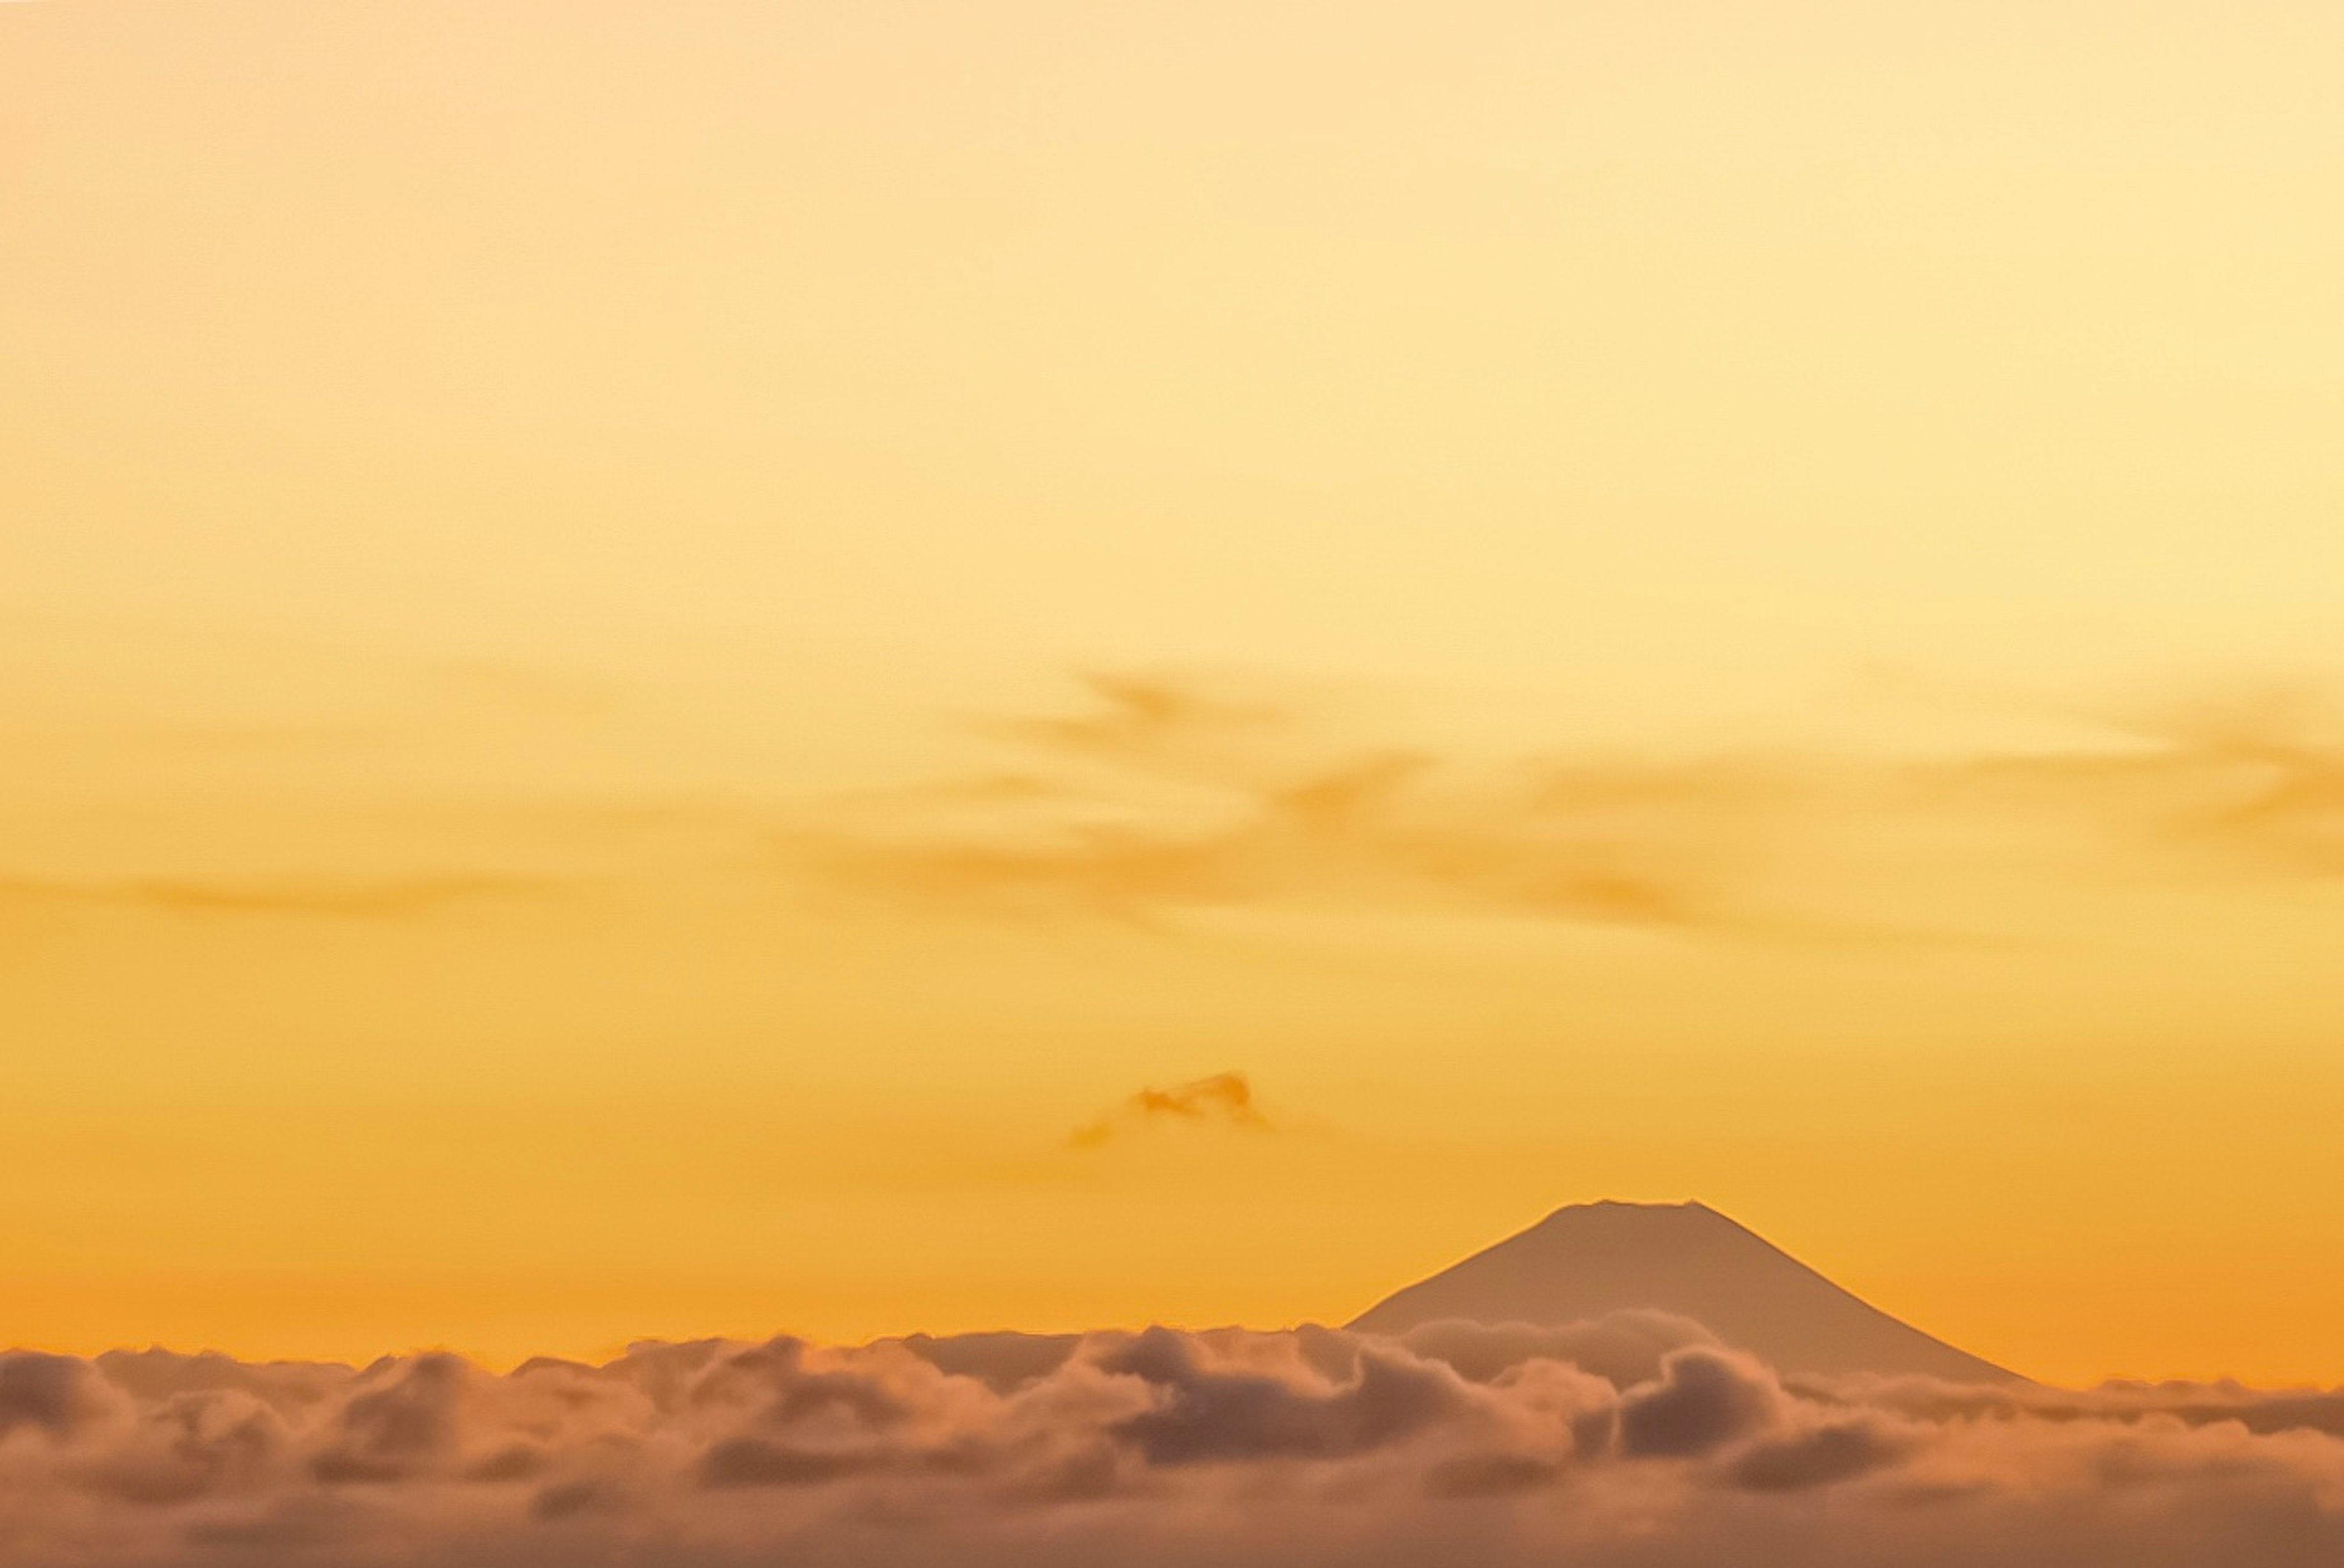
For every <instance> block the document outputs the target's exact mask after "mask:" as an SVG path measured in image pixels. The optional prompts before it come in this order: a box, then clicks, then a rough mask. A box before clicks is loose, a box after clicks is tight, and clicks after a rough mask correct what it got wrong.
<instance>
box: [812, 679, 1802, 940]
mask: <svg viewBox="0 0 2344 1568" xmlns="http://www.w3.org/2000/svg"><path fill="white" fill-rule="evenodd" d="M1086 689H1087V691H1088V692H1089V693H1090V695H1091V698H1092V703H1091V706H1090V707H1089V708H1088V709H1087V710H1086V711H1083V712H1079V713H1075V714H1072V715H1068V716H1064V717H1044V718H1028V719H1018V720H1013V721H1008V722H1005V723H996V724H995V725H993V726H990V729H991V733H994V734H995V735H996V736H998V737H1000V738H1001V739H1003V740H1005V742H1007V743H1008V744H1010V745H1012V746H1013V747H1014V748H1015V751H1016V753H1017V755H1016V757H1015V760H1014V762H1013V763H1012V764H1011V765H1009V766H1006V767H997V768H989V769H986V770H984V771H982V772H979V773H976V774H972V775H970V776H968V777H965V778H947V779H943V780H938V781H935V782H934V783H932V784H928V785H926V786H923V787H921V788H917V789H913V790H909V791H898V792H893V793H890V794H885V795H868V796H864V797H860V798H858V799H857V800H856V801H854V802H853V803H841V805H840V809H839V811H838V812H837V813H835V814H834V815H833V816H832V818H831V819H830V820H828V821H826V822H821V823H817V824H812V825H810V826H808V827H807V828H805V829H804V830H803V831H800V832H798V833H795V834H793V835H787V836H786V839H785V847H786V849H787V850H788V851H789V852H790V853H791V855H793V857H794V858H795V859H796V861H797V862H798V863H799V864H800V865H803V866H804V867H806V868H809V869H811V870H813V871H814V872H816V873H818V874H819V875H822V876H823V877H825V878H828V879H830V880H831V881H833V882H834V883H837V884H841V885H849V886H854V887H859V888H863V889H864V890H867V891H872V892H876V893H883V894H885V895H891V896H894V897H899V898H908V899H916V900H920V901H924V902H935V903H943V904H955V905H965V906H970V907H977V908H991V909H995V910H1014V911H1024V912H1026V913H1029V914H1087V915H1093V916H1106V917H1109V918H1115V919H1120V920H1126V921H1135V922H1144V921H1147V920H1149V919H1151V918H1153V917H1155V916H1157V915H1160V914H1162V913H1164V912H1166V911H1170V910H1177V909H1181V908H1194V907H1236V906H1246V907H1319V908H1346V909H1361V908H1366V909H1376V908H1415V907H1427V906H1443V905H1445V906H1452V907H1454V906H1461V907H1465V908H1470V909H1480V910H1483V911H1488V912H1493V913H1504V914H1511V915H1518V916H1531V917H1537V918H1550V919H1558V920H1571V921H1580V922H1586V923H1593V924H1601V925H1624V926H1640V927H1647V928H1652V929H1660V930H1674V931H1682V930H1691V929H1696V928H1725V927H1736V928H1742V927H1747V928H1752V929H1756V928H1760V927H1763V926H1765V925H1766V924H1767V921H1766V918H1765V917H1764V916H1763V915H1759V914H1753V912H1750V911H1745V910H1742V909H1739V908H1737V907H1735V906H1734V905H1733V901H1732V900H1731V899H1729V898H1728V897H1727V896H1726V894H1727V891H1728V889H1729V885H1730V883H1731V880H1732V876H1733V871H1734V870H1735V868H1736V867H1737V866H1738V865H1740V864H1741V863H1742V862H1743V861H1744V860H1745V859H1747V858H1748V856H1749V855H1751V853H1752V852H1753V849H1754V848H1755V843H1754V835H1757V834H1758V832H1759V831H1760V830H1761V829H1762V828H1763V821H1764V812H1763V809H1762V807H1763V804H1764V803H1765V802H1766V800H1767V799H1768V797H1769V796H1770V795H1771V794H1772V793H1773V791H1774V789H1775V784H1774V781H1773V779H1772V778H1771V776H1770V774H1768V772H1767V770H1764V769H1762V768H1759V767H1756V766H1754V765H1751V764H1741V763H1737V762H1733V761H1720V760H1715V759H1701V760H1697V761H1692V762H1686V763H1681V764H1680V763H1667V762H1655V761H1652V760H1647V759H1635V758H1628V759H1607V758H1596V757H1585V756H1582V757H1574V758H1570V759H1568V760H1566V761H1563V762H1561V763H1555V764H1514V765H1510V766H1507V767H1503V768H1500V769H1497V770H1495V771H1494V772H1492V771H1490V770H1476V769H1474V768H1471V767H1468V766H1466V765H1463V764H1461V763H1460V762H1459V761H1456V760H1454V759H1444V758H1442V757H1441V756H1440V755H1439V754H1436V753H1434V752H1431V751H1429V750H1427V749H1425V748H1423V747H1420V746H1415V745H1408V744H1389V743H1385V742H1377V743H1370V744H1355V743H1349V742H1344V741H1340V740H1338V739H1335V738H1332V737H1330V736H1329V735H1327V734H1325V733H1321V730H1320V726H1318V725H1316V724H1314V723H1311V722H1310V721H1309V720H1308V716H1307V715H1306V714H1305V713H1303V712H1302V711H1300V710H1299V709H1298V707H1297V706H1295V705H1294V704H1292V703H1278V702H1273V701H1268V700H1260V699H1250V698H1245V697H1232V696H1226V695H1222V694H1220V693H1217V691H1213V690H1208V689H1207V688H1206V687H1204V686H1203V685H1202V684H1201V683H1195V682H1187V681H1181V680H1177V679H1174V678H1171V677H1161V676H1152V677H1136V676H1127V677H1109V676H1101V675H1093V676H1090V677H1088V678H1087V679H1086ZM1777 924H1778V925H1779V924H1782V923H1779V922H1778V923H1777Z"/></svg>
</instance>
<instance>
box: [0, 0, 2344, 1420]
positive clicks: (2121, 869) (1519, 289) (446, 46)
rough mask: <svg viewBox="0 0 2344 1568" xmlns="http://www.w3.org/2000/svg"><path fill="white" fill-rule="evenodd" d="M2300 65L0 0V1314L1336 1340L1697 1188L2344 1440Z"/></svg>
mask: <svg viewBox="0 0 2344 1568" xmlns="http://www.w3.org/2000/svg"><path fill="white" fill-rule="evenodd" d="M2339 45H2344V15H2339V13H2338V12H2337V11H2336V9H2335V8H2334V7H2333V6H2331V5H2310V4H2302V3H2288V4H2278V3H2269V4H2242V5H2230V6H2224V7H2218V8H2217V7H2211V6H2203V5H2179V4H2167V3H2162V0H2158V3H2151V4H2140V3H2137V0H2136V3H2134V4H2130V5H2113V4H2110V5H2096V4H2072V5H2039V4H2036V5H2018V4H2008V3H2004V0H1985V3H1975V4H1968V5H1958V6H1956V5H1938V4H1928V5H1924V4H1915V3H1905V0H1898V3H1887V4H1882V3H1872V4H1864V5H1855V4H1839V5H1831V4H1821V3H1815V0H1789V3H1783V4H1773V5H1727V4H1693V3H1690V0H1661V3H1657V4H1643V5H1578V4H1574V5H1531V4H1514V3H1511V0H1470V3H1467V4H1462V5H1442V6H1439V7H1435V6H1431V5H1420V4H1405V5H1403V4H1397V3H1388V0H1370V3H1366V4H1360V3H1357V0H1354V3H1352V4H1348V5H1259V4H1248V5H1220V4H1198V3H1197V0H1186V3H1183V4H1177V5H1175V4H1162V5H1157V4H1129V5H1116V6H1115V7H1111V8H1101V7H1098V6H1096V5H1076V4H1072V3H1071V0H1069V3H1066V4H1042V3H1038V0H1001V3H998V4H994V5H986V6H982V7H965V6H942V5H910V4H895V3H893V0H857V3H856V4H854V5H789V6H773V5H752V4H747V3H745V0H743V3H723V4H720V3H697V0H686V3H683V4H677V5H661V6H657V7H650V6H639V5H623V6H622V5H614V4H606V3H604V0H564V3H562V4H560V5H555V4H551V3H545V4H530V3H524V0H472V3H469V4H453V3H445V0H402V3H400V4H373V3H370V0H340V3H338V4H336V5H331V6H319V5H293V4H289V3H273V4H264V3H247V0H223V3H212V0H194V3H178V4H171V5H157V4H115V3H109V0H50V3H47V4H41V5H5V6H0V745H5V754H7V755H8V756H10V757H12V758H14V759H16V765H15V766H13V767H10V768H7V769H5V770H0V1047H5V1063H6V1067H7V1071H8V1074H9V1079H10V1083H11V1086H12V1087H13V1088H14V1089H15V1095H14V1097H13V1098H14V1099H15V1104H16V1107H17V1109H16V1111H15V1114H14V1115H13V1116H12V1117H11V1118H10V1120H11V1126H10V1129H9V1134H8V1137H7V1138H5V1140H0V1234H5V1235H7V1236H8V1237H9V1238H10V1244H9V1246H8V1247H7V1248H5V1249H0V1302H5V1316H0V1340H12V1341H23V1342H26V1343H35V1344H41V1345H45V1346H51V1347H56V1348H60V1349H68V1350H77V1351H80V1350H94V1349H96V1348H100V1347H102V1346H104V1345H106V1344H111V1343H116V1342H121V1341H145V1340H164V1341H167V1342H170V1343H174V1344H178V1345H183V1346H192V1345H196V1344H198V1343H201V1344H210V1345H217V1346H220V1347H222V1348H226V1349H229V1350H234V1351H241V1352H245V1353H270V1354H275V1353H303V1354H307V1353H332V1354H340V1355H363V1354H369V1353H371V1352H372V1351H377V1350H379V1349H383V1348H388V1347H394V1346H408V1345H414V1344H420V1343H450V1344H454V1345H457V1346H460V1347H461V1348H465V1349H468V1350H472V1351H479V1352H481V1353H485V1354H487V1355H490V1356H491V1357H502V1358H510V1357H516V1356H519V1355H521V1354H525V1353H528V1352H530V1351H571V1352H581V1351H596V1350H602V1349H607V1348H609V1347H611V1346H612V1345H615V1344H617V1343H620V1342H622V1341H624V1340H627V1339H629V1338H631V1337H633V1336H636V1335H639V1334H667V1335H683V1334H693V1333H702V1332H715V1331H732V1332H743V1333H747V1332H759V1331H768V1330H773V1329H775V1328H781V1327H788V1328H793V1329H797V1330H804V1331H809V1332H813V1333H818V1334H822V1335H826V1336H836V1337H854V1336H861V1335H866V1334H872V1333H877V1332H883V1331H890V1330H907V1329H913V1328H926V1329H933V1330H944V1329H951V1328H963V1327H975V1326H986V1325H996V1324H1006V1323H1015V1324H1017V1325H1020V1326H1025V1327H1033V1328H1048V1327H1066V1326H1076V1325H1084V1324H1095V1323H1126V1322H1135V1321H1138V1320H1145V1319H1148V1318H1151V1317H1161V1318H1166V1319H1168V1320H1175V1321H1181V1322H1189V1323H1203V1322H1213V1321H1225V1320H1245V1321H1250V1322H1256V1323H1263V1324H1268V1323H1278V1322H1286V1321H1290V1320H1297V1319H1301V1318H1319V1319H1329V1318H1338V1319H1339V1318H1341V1317H1344V1316H1348V1315H1349V1313H1351V1312H1353V1311H1355V1310H1358V1309H1359V1308H1360V1307H1362V1306H1364V1305H1365V1304H1366V1303H1367V1302H1368V1301H1369V1300H1373V1299H1374V1298H1375V1297H1377V1296H1378V1295H1380V1294H1381V1293H1383V1292H1384V1291H1385V1290H1389V1289H1390V1288H1392V1287H1393V1286H1396V1285H1398V1284H1399V1283H1402V1282H1404V1281H1406V1280H1409V1279H1411V1278H1414V1277H1416V1276H1418V1275H1420V1274H1422V1273H1424V1272H1427V1271H1429V1270H1430V1269H1432V1268H1434V1267H1437V1266H1439V1265H1440V1264H1442V1263H1444V1262H1447V1261H1449V1260H1450V1259H1453V1258H1455V1257H1457V1256H1459V1255H1460V1254H1461V1253H1463V1252H1465V1251H1467V1250H1470V1249H1472V1248H1474V1247H1477V1246H1479V1245H1480V1244H1482V1243H1484V1242H1486V1241H1488V1240H1490V1239H1494V1238H1495V1237H1497V1236H1498V1235H1500V1234H1502V1233H1504V1232H1506V1231H1508V1230H1510V1229H1514V1228H1516V1227H1518V1226H1519V1225H1521V1224H1522V1223H1525V1222H1527V1221H1529V1220H1530V1219H1535V1218H1536V1217H1537V1216H1538V1215H1540V1214H1541V1213H1543V1212H1544V1211H1545V1210H1547V1209H1551V1208H1553V1207H1555V1206H1557V1205H1559V1204H1561V1203H1564V1202H1567V1201H1573V1200H1578V1199H1590V1198H1595V1197H1601V1196H1621V1197H1642V1198H1679V1197H1698V1198H1701V1199H1704V1200H1706V1201H1708V1202H1710V1203H1712V1204H1713V1205H1715V1206H1717V1207H1719V1208H1721V1209H1725V1210H1726V1211H1727V1212H1729V1213H1732V1214H1733V1215H1735V1216H1736V1217H1737V1218H1740V1219H1743V1220H1744V1221H1745V1222H1747V1223H1749V1224H1751V1225H1752V1226H1753V1227H1754V1228H1756V1229H1759V1230H1761V1231H1762V1232H1763V1233H1765V1234H1767V1235H1769V1236H1770V1237H1772V1238H1773V1239H1775V1240H1777V1241H1778V1242H1780V1243H1782V1244H1783V1245H1784V1246H1786V1247H1788V1248H1789V1249H1792V1250H1793V1251H1794V1252H1796V1253H1798V1254H1799V1255H1801V1256H1802V1257H1803V1258H1805V1259H1807V1260H1809V1261H1811V1262H1813V1263H1814V1264H1815V1265H1817V1266H1818V1267H1820V1268H1822V1269H1824V1270H1825V1271H1826V1272H1827V1273H1830V1274H1832V1275H1833V1276H1834V1278H1836V1279H1838V1280H1841V1281H1842V1282H1844V1283H1845V1284H1847V1285H1849V1286H1850V1287H1851V1288H1853V1289H1855V1290H1858V1291H1859V1292H1860V1293H1863V1294H1864V1295H1866V1296H1868V1297H1869V1298H1871V1299H1873V1300H1875V1301H1876V1302H1878V1303H1879V1304H1880V1305H1882V1306H1884V1307H1885V1308H1887V1309H1889V1310H1893V1311H1895V1312H1897V1313H1898V1314H1900V1315H1902V1316H1904V1317H1906V1318H1908V1319H1910V1320H1914V1321H1915V1322H1917V1323H1919V1324H1921V1325H1923V1326H1924V1327H1926V1328H1927V1329H1929V1330H1932V1331H1935V1332H1937V1333H1939V1334H1942V1335H1944V1336H1945V1337H1946V1338H1949V1339H1952V1340H1955V1341H1956V1342H1959V1343H1961V1344H1963V1345H1964V1346H1965V1347H1966V1348H1969V1349H1972V1350H1974V1351H1977V1352H1979V1353H1981V1354H1984V1355H1986V1356H1989V1357H1991V1358H1993V1359H1995V1360H1996V1361H2002V1362H2005V1363H2006V1364H2010V1365H2014V1366H2016V1367H2019V1368H2022V1369H2024V1370H2026V1371H2031V1372H2035V1373H2036V1374H2038V1375H2042V1376H2046V1377H2051V1378H2058V1379H2069V1380H2086V1379H2091V1378H2096V1377H2099V1376H2101V1375H2104V1374H2108V1373H2119V1372H2121V1373H2127V1374H2136V1375H2163V1374H2169V1373H2200V1374H2210V1373H2234V1374H2238V1375H2241V1376H2247V1377H2254V1378H2262V1379H2313V1380H2320V1381H2331V1382H2332V1381H2338V1380H2339V1379H2344V1352H2339V1350H2338V1349H2337V1347H2336V1344H2335V1342H2334V1336H2333V1325H2334V1323H2335V1321H2336V1314H2337V1310H2338V1309H2339V1304H2344V1263H2339V1260H2338V1253H2337V1249H2336V1248H2335V1245H2334V1237H2335V1230H2334V1222H2333V1219H2332V1216H2333V1214H2334V1212H2335V1209H2336V1204H2337V1201H2338V1199H2339V1196H2344V1192H2340V1191H2339V1183H2338V1179H2337V1178H2336V1176H2335V1175H2334V1170H2333V1168H2334V1164H2335V1162H2334V1158H2333V1156H2332V1154H2331V1153H2330V1151H2329V1142H2330V1134H2331V1130H2332V1128H2333V1127H2334V1125H2335V1121H2336V1116H2337V1113H2338V1110H2339V1107H2344V1053H2339V1049H2338V1046H2339V1039H2344V966H2339V965H2338V964H2336V962H2335V952H2336V949H2337V946H2338V943H2337V937H2338V934H2339V931H2344V700H2339V699H2340V698H2344V655H2339V646H2338V643H2337V641H2336V635H2335V626H2336V606H2337V605H2338V604H2339V602H2344V542H2340V541H2344V535H2339V532H2338V530H2337V527H2336V519H2337V517H2338V516H2339V501H2344V445H2339V443H2338V442H2337V441H2336V440H2335V439H2334V435H2335V430H2337V428H2338V424H2339V414H2344V408H2339V391H2338V382H2337V379H2336V374H2335V367H2336V365H2337V364H2338V363H2339V362H2344V303H2339V295H2338V292H2337V290H2336V289H2335V288H2334V285H2333V279H2334V278H2335V277H2336V276H2338V275H2339V269H2344V207H2339V204H2338V203H2337V202H2336V201H2335V200H2334V198H2333V197H2334V192H2335V191H2336V190H2337V189H2338V188H2339V177H2344V102H2339V96H2338V95H2337V94H2336V93H2335V92H2334V90H2333V87H2334V84H2333V76H2334V63H2335V61H2336V60H2337V59H2338V58H2339V54H2338V49H2339ZM1223 1071H1237V1072H1241V1073H1243V1074H1245V1075H1246V1076H1247V1079H1248V1083H1249V1084H1250V1086H1251V1088H1252V1091H1253V1093H1254V1095H1255V1096H1256V1097H1257V1099H1258V1108H1259V1113H1260V1117H1261V1118H1262V1120H1263V1121H1264V1122H1265V1123H1266V1125H1263V1126H1255V1125H1237V1124H1233V1123H1232V1122H1231V1120H1230V1118H1226V1117H1224V1116H1221V1115H1218V1114H1216V1113H1215V1111H1214V1105H1213V1104H1212V1103H1208V1104H1207V1106H1206V1107H1205V1109H1206V1111H1207V1114H1206V1115H1203V1116H1201V1117H1198V1118H1187V1117H1181V1116H1177V1115H1162V1114H1158V1115H1156V1116H1153V1117H1150V1116H1147V1115H1145V1114H1143V1113H1140V1112H1136V1111H1131V1110H1128V1109H1126V1110H1124V1111H1117V1110H1116V1108H1117V1107H1119V1106H1125V1105H1126V1104H1127V1102H1128V1101H1129V1100H1130V1099H1131V1097H1133V1096H1134V1095H1135V1094H1136V1093H1137V1092H1138V1091H1140V1090H1141V1089H1143V1088H1144V1087H1159V1088H1163V1087H1173V1086H1177V1085H1179V1084H1182V1083H1186V1082H1189V1081H1193V1080H1197V1079H1200V1078H1203V1077H1207V1075H1211V1074H1215V1073H1218V1072H1223ZM1102 1118H1105V1121H1106V1127H1107V1128H1108V1136H1106V1137H1105V1138H1101V1139H1088V1140H1083V1141H1084V1142H1085V1143H1086V1144H1093V1145H1096V1147H1076V1146H1074V1145H1072V1144H1070V1135H1071V1134H1072V1133H1074V1132H1075V1131H1076V1129H1078V1128H1090V1127H1092V1126H1094V1125H1095V1124H1098V1123H1100V1122H1101V1120H1102Z"/></svg>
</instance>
